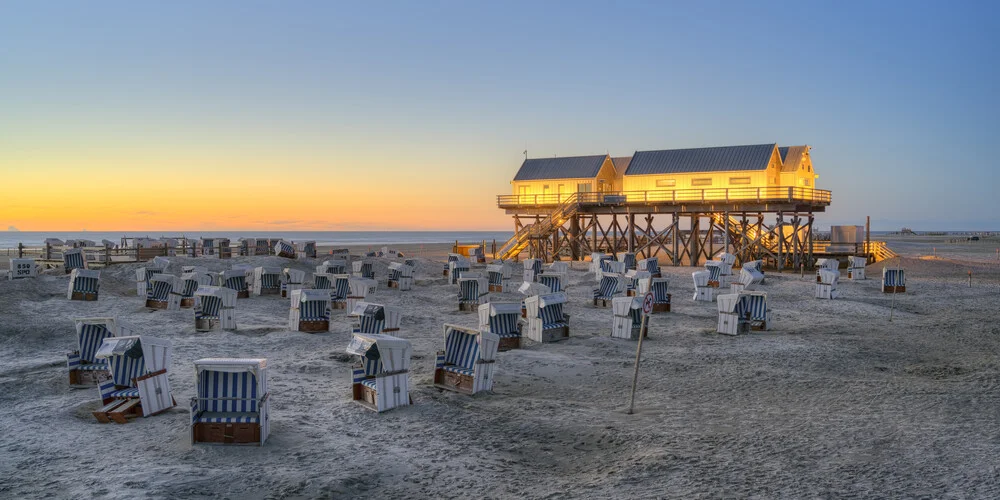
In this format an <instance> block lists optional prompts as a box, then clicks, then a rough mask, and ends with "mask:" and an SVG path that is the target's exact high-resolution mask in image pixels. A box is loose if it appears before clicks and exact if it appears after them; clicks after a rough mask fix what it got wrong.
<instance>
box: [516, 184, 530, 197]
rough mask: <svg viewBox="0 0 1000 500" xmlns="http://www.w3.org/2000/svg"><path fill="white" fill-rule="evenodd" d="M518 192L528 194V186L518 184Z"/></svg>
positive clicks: (523, 194)
mask: <svg viewBox="0 0 1000 500" xmlns="http://www.w3.org/2000/svg"><path fill="white" fill-rule="evenodd" d="M517 194H519V195H521V196H526V195H527V194H528V186H518V187H517Z"/></svg>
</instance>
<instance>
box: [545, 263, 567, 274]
mask: <svg viewBox="0 0 1000 500" xmlns="http://www.w3.org/2000/svg"><path fill="white" fill-rule="evenodd" d="M545 272H546V273H559V274H566V273H568V272H569V263H568V262H563V261H559V260H556V261H553V262H552V263H550V264H549V267H548V269H546V270H545Z"/></svg>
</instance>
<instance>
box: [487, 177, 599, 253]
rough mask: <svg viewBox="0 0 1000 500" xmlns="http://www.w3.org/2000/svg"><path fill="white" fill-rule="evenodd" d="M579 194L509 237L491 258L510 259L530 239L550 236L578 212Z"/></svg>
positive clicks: (573, 195) (570, 196)
mask: <svg viewBox="0 0 1000 500" xmlns="http://www.w3.org/2000/svg"><path fill="white" fill-rule="evenodd" d="M579 207H580V203H579V194H578V193H572V194H570V195H569V196H567V197H566V199H565V200H563V201H562V202H561V203H560V204H559V206H557V207H556V208H555V210H553V211H552V212H551V213H550V214H549V215H547V216H546V217H545V218H544V219H542V220H540V221H538V222H537V223H535V224H528V225H526V226H524V227H522V228H521V230H520V231H518V232H517V233H515V234H514V236H511V238H510V239H509V240H507V241H506V242H505V243H504V244H503V245H501V246H500V249H499V250H497V252H496V254H495V255H494V256H493V257H494V258H496V259H511V258H513V257H516V256H517V255H518V254H519V253H521V251H522V250H524V249H525V248H526V247H527V246H528V243H529V242H530V241H531V240H532V239H537V238H542V237H545V236H548V235H550V234H552V231H554V230H555V229H556V228H558V227H559V226H562V225H563V224H564V223H565V222H566V220H567V219H569V218H570V217H571V216H572V215H573V214H575V213H576V212H577V210H579Z"/></svg>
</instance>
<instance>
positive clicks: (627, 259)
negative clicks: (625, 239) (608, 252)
mask: <svg viewBox="0 0 1000 500" xmlns="http://www.w3.org/2000/svg"><path fill="white" fill-rule="evenodd" d="M617 260H618V261H619V262H621V263H622V264H624V265H625V270H626V271H629V270H632V269H635V254H634V253H631V252H622V253H620V254H618V258H617Z"/></svg>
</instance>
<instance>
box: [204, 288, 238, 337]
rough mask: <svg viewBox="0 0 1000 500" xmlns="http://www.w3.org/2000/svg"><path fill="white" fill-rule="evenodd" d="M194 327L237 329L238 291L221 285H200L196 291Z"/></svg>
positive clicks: (205, 329)
mask: <svg viewBox="0 0 1000 500" xmlns="http://www.w3.org/2000/svg"><path fill="white" fill-rule="evenodd" d="M194 297H195V307H194V329H195V331H199V332H208V331H211V330H214V329H216V328H221V329H223V330H235V329H236V291H235V290H233V289H231V288H226V287H221V286H199V287H198V289H197V290H195V292H194Z"/></svg>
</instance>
